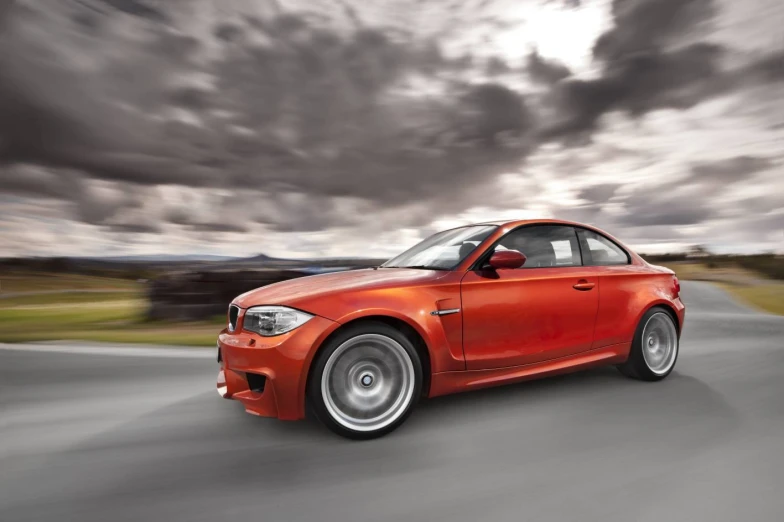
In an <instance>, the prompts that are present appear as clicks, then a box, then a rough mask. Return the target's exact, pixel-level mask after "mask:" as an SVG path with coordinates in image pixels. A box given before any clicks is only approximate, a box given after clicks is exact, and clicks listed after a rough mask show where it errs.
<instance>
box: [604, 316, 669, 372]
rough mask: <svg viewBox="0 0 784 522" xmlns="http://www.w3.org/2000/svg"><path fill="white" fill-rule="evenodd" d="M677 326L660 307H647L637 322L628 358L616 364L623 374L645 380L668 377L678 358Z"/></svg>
mask: <svg viewBox="0 0 784 522" xmlns="http://www.w3.org/2000/svg"><path fill="white" fill-rule="evenodd" d="M678 349H679V344H678V329H677V327H676V326H675V321H674V320H673V318H672V316H671V315H670V314H669V313H668V312H667V310H665V309H664V308H661V307H654V308H651V309H650V310H648V311H647V312H646V313H645V314H644V315H643V316H642V319H641V320H640V324H639V325H637V330H636V332H635V333H634V340H633V341H632V347H631V350H630V352H629V359H628V360H627V361H626V362H625V363H624V364H621V365H620V366H618V369H619V370H620V371H621V373H623V374H624V375H626V376H628V377H632V378H635V379H641V380H644V381H659V380H661V379H664V378H665V377H667V376H668V375H669V374H670V372H672V369H673V368H674V367H675V361H676V360H677V359H678Z"/></svg>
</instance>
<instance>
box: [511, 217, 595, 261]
mask: <svg viewBox="0 0 784 522" xmlns="http://www.w3.org/2000/svg"><path fill="white" fill-rule="evenodd" d="M504 249H507V250H517V251H519V252H522V253H523V254H524V255H525V257H526V261H525V265H523V268H543V267H554V266H580V247H579V246H578V243H577V235H576V234H575V232H574V229H573V228H572V227H565V226H560V225H537V226H532V227H523V228H518V229H517V230H514V231H512V232H510V233H509V234H507V235H506V236H504V237H503V238H502V239H501V241H500V242H499V244H498V245H497V246H496V250H504Z"/></svg>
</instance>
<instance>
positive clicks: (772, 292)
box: [667, 262, 784, 315]
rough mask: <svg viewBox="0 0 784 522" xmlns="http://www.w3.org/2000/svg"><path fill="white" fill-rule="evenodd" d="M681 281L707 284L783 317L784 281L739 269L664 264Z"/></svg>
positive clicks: (687, 264)
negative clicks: (705, 282) (716, 286)
mask: <svg viewBox="0 0 784 522" xmlns="http://www.w3.org/2000/svg"><path fill="white" fill-rule="evenodd" d="M667 266H668V267H669V268H671V269H672V270H674V271H675V273H676V274H677V275H678V277H679V278H680V279H682V280H684V281H686V280H693V281H709V282H711V283H714V284H717V285H718V286H720V287H722V288H723V289H724V290H726V291H727V292H729V293H730V294H732V295H734V296H735V297H736V298H737V299H738V300H739V301H741V302H744V303H746V304H748V305H749V306H751V307H753V308H756V309H758V310H761V311H764V312H769V313H772V314H778V315H784V282H782V281H779V280H774V279H768V278H765V277H764V276H763V275H761V274H759V273H757V272H752V271H750V270H746V269H744V268H740V267H733V266H721V267H715V268H711V267H709V266H707V265H705V264H702V263H691V262H676V263H669V264H667Z"/></svg>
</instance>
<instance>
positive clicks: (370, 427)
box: [308, 322, 422, 439]
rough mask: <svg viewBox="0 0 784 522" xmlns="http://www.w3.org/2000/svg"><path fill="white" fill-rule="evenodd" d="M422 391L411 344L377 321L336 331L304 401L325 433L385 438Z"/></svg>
mask: <svg viewBox="0 0 784 522" xmlns="http://www.w3.org/2000/svg"><path fill="white" fill-rule="evenodd" d="M421 389H422V364H421V362H420V360H419V356H418V355H417V351H416V349H415V348H414V345H413V344H412V342H411V341H410V340H409V339H408V338H407V337H406V336H405V335H403V333H401V332H400V331H399V330H397V329H395V328H393V327H391V326H389V325H387V324H385V323H381V322H366V323H359V324H356V325H353V326H349V327H347V328H345V329H344V330H342V331H340V332H338V334H337V335H335V336H334V337H333V338H331V339H330V340H329V341H328V342H327V344H326V345H325V346H324V347H323V348H322V350H321V351H320V352H319V354H318V355H317V357H316V361H315V362H314V367H313V370H312V371H311V374H310V379H309V382H308V400H309V402H310V405H311V407H312V408H313V410H314V411H315V413H316V415H317V416H318V418H319V420H321V421H322V422H323V423H324V424H325V425H326V426H327V427H328V428H329V429H331V430H332V431H334V432H335V433H337V434H339V435H342V436H344V437H349V438H353V439H370V438H374V437H380V436H382V435H385V434H387V433H389V432H391V431H392V430H394V429H395V428H397V427H398V426H400V425H401V424H402V423H403V421H404V420H405V419H406V417H408V415H409V414H410V413H411V410H412V409H413V407H414V405H415V404H416V402H417V400H418V399H419V396H420V394H421Z"/></svg>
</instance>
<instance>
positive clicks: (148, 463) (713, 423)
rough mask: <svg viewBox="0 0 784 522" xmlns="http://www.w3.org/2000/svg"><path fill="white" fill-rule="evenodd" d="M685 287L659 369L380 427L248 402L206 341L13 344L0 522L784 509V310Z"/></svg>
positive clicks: (542, 385)
mask: <svg viewBox="0 0 784 522" xmlns="http://www.w3.org/2000/svg"><path fill="white" fill-rule="evenodd" d="M683 286H684V294H685V301H686V303H687V307H688V310H687V325H686V330H685V332H684V336H683V339H682V342H681V354H680V358H679V360H678V364H677V366H676V368H675V372H674V373H673V374H672V375H671V376H670V377H669V378H668V379H666V380H665V381H663V382H661V383H643V382H636V381H632V380H628V379H626V378H624V377H622V376H621V375H620V374H618V373H617V372H616V371H615V370H613V369H600V370H595V371H590V372H585V373H581V374H574V375H570V376H564V377H557V378H551V379H548V380H542V381H535V382H529V383H523V384H518V385H511V386H506V387H502V388H495V389H490V390H484V391H479V392H474V393H470V394H463V395H457V396H452V397H443V398H438V399H434V400H430V401H426V402H424V403H423V404H421V405H420V407H419V408H418V409H417V411H416V412H415V413H414V415H412V417H411V418H410V419H409V420H408V422H407V423H406V424H405V425H404V426H403V427H402V428H401V429H399V430H398V431H397V432H395V433H393V434H392V435H390V436H388V437H386V438H383V439H380V440H375V441H369V442H350V441H346V440H343V439H340V438H337V437H335V436H333V435H331V434H330V433H329V432H327V431H326V430H325V429H323V428H321V427H320V426H319V425H318V424H317V423H315V422H313V421H309V422H301V423H285V422H280V421H276V420H273V419H262V418H257V417H253V416H250V415H247V414H245V413H244V412H243V409H242V407H241V406H240V404H238V403H236V402H233V401H225V400H222V399H220V398H219V397H218V395H217V394H216V393H215V389H214V387H215V384H214V378H215V375H216V373H217V368H216V364H215V362H214V361H213V360H211V357H212V354H211V353H206V352H203V351H202V352H200V351H194V352H192V354H193V355H192V356H188V354H185V355H184V356H183V355H182V354H181V353H180V352H179V351H176V350H175V351H166V352H161V354H160V356H156V354H155V353H151V351H150V350H145V351H143V352H139V354H138V356H137V355H134V354H133V352H132V351H130V353H129V350H124V351H122V350H121V351H120V352H119V354H118V355H109V354H103V353H101V354H85V353H80V352H84V351H85V350H78V349H77V350H71V352H70V353H60V349H59V348H53V349H51V350H49V351H22V350H13V349H11V350H9V349H0V520H2V521H3V522H16V521H26V520H35V521H79V522H88V521H100V522H106V521H112V522H120V521H137V520H143V521H158V520H161V521H170V522H173V521H179V520H183V521H202V520H203V521H210V522H215V521H229V520H231V521H240V520H241V521H251V520H253V521H264V522H266V521H294V522H305V521H310V520H313V521H318V522H328V521H340V522H351V521H390V522H392V521H394V522H397V521H401V520H406V521H438V520H444V521H514V522H520V521H527V520H531V521H543V520H554V521H571V520H574V521H580V522H585V521H592V520H597V521H599V520H601V521H615V520H617V521H623V522H629V521H638V522H642V521H661V520H678V521H681V520H682V521H690V522H691V521H700V520H708V521H711V522H715V521H724V520H726V521H737V520H743V521H744V522H749V521H755V520H760V521H773V520H784V318H780V317H775V316H771V315H765V314H761V313H757V312H754V311H752V310H750V309H747V308H745V307H743V306H741V305H738V304H736V303H734V302H733V301H732V300H731V299H730V298H729V297H728V296H727V295H726V294H725V293H723V292H722V291H721V290H719V289H717V288H715V287H712V286H709V285H707V284H701V283H691V284H689V283H684V285H683ZM41 326H42V327H45V326H46V325H41ZM87 349H91V348H87ZM152 352H154V350H153V351H152Z"/></svg>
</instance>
